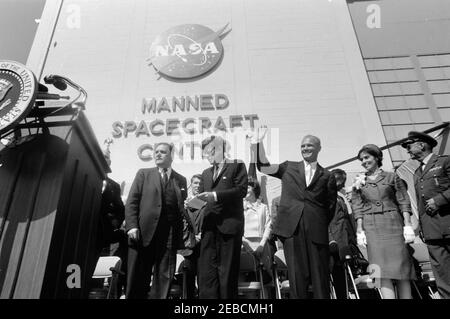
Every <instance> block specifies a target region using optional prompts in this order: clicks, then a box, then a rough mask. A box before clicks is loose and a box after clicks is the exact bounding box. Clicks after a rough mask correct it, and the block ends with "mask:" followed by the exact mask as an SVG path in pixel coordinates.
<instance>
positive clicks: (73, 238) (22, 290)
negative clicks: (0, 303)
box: [0, 109, 109, 299]
mask: <svg viewBox="0 0 450 319" xmlns="http://www.w3.org/2000/svg"><path fill="white" fill-rule="evenodd" d="M41 112H45V109H44V111H42V110H41ZM69 113H70V112H69ZM35 116H36V115H35ZM41 116H42V114H41ZM45 120H46V121H47V119H45ZM21 125H23V128H22V132H29V134H28V135H26V134H25V135H24V133H22V138H21V139H20V142H19V143H17V145H15V146H11V147H7V148H4V149H2V150H1V151H0V165H1V166H0V298H2V299H8V298H14V299H16V298H17V299H37V298H50V299H54V298H64V299H81V298H87V297H88V293H89V281H90V278H91V276H92V273H93V271H94V269H95V265H96V261H97V260H96V257H97V256H96V240H97V238H96V235H97V229H98V224H99V217H100V216H99V214H100V202H101V193H102V183H103V180H104V179H105V177H106V173H107V172H109V167H108V165H107V163H106V161H105V159H104V157H103V154H102V151H101V149H100V146H99V145H98V142H97V140H96V138H95V135H94V133H93V131H92V128H91V126H90V124H89V122H88V120H87V118H86V116H85V114H84V113H83V111H80V112H77V113H76V114H73V115H72V116H71V117H70V118H69V119H68V120H66V121H58V122H52V123H42V122H39V123H33V124H29V125H27V124H21ZM39 128H41V129H42V128H43V129H42V132H41V133H39V134H30V133H32V130H33V129H34V130H35V129H39Z"/></svg>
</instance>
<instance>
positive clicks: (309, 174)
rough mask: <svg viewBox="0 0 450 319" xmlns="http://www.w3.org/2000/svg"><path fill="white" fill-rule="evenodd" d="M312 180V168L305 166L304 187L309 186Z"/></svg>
mask: <svg viewBox="0 0 450 319" xmlns="http://www.w3.org/2000/svg"><path fill="white" fill-rule="evenodd" d="M311 179H312V166H311V164H309V163H308V164H306V186H309V184H310V183H311Z"/></svg>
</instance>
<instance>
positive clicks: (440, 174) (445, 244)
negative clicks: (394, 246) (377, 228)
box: [402, 131, 450, 299]
mask: <svg viewBox="0 0 450 319" xmlns="http://www.w3.org/2000/svg"><path fill="white" fill-rule="evenodd" d="M436 145H437V141H436V140H435V139H434V138H432V137H431V136H429V135H427V134H424V133H421V132H414V131H412V132H409V133H408V139H407V140H406V141H405V142H404V143H403V144H402V146H403V147H404V148H406V149H407V151H408V153H409V154H410V156H411V158H412V159H415V160H417V161H419V167H418V168H417V170H416V172H415V174H414V184H415V189H416V196H417V209H418V211H419V222H420V228H421V237H422V239H423V240H424V242H425V243H426V244H427V247H428V252H429V254H430V262H431V267H432V270H433V274H434V277H435V279H436V285H437V288H438V291H439V294H440V295H441V297H443V298H445V299H450V157H449V156H447V155H443V156H441V155H435V154H433V148H434V147H435V146H436Z"/></svg>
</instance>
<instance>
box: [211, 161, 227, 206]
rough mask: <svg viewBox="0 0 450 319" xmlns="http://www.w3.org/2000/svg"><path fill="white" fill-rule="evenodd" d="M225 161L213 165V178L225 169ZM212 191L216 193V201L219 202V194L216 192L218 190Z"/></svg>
mask: <svg viewBox="0 0 450 319" xmlns="http://www.w3.org/2000/svg"><path fill="white" fill-rule="evenodd" d="M224 163H225V161H223V162H220V163H219V164H218V165H217V166H215V165H213V178H214V176H219V174H220V172H221V171H222V169H223V165H224ZM214 181H215V180H214ZM212 193H213V195H214V201H215V202H217V194H216V192H212Z"/></svg>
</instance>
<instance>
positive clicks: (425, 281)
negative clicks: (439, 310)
mask: <svg viewBox="0 0 450 319" xmlns="http://www.w3.org/2000/svg"><path fill="white" fill-rule="evenodd" d="M409 246H410V247H411V249H412V250H413V252H412V256H413V258H414V259H415V261H416V262H417V266H418V268H419V275H420V279H419V280H418V283H419V284H422V285H424V286H425V287H426V289H427V292H428V296H429V297H430V298H431V299H440V295H439V293H438V291H437V288H436V280H435V278H434V274H433V271H432V269H431V262H430V255H429V253H428V248H427V245H426V244H424V243H412V244H410V245H409ZM413 287H414V289H415V290H416V292H417V294H418V295H419V298H420V299H422V298H423V297H422V294H421V293H420V290H419V287H418V286H417V283H416V282H415V281H413Z"/></svg>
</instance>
